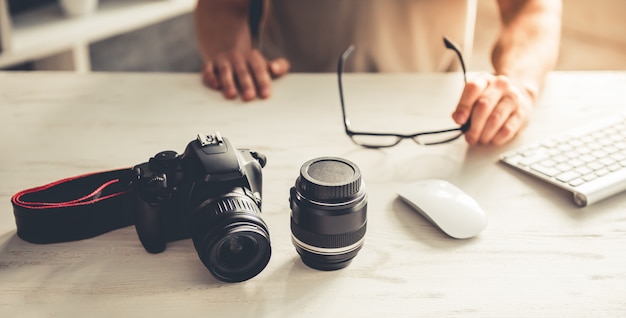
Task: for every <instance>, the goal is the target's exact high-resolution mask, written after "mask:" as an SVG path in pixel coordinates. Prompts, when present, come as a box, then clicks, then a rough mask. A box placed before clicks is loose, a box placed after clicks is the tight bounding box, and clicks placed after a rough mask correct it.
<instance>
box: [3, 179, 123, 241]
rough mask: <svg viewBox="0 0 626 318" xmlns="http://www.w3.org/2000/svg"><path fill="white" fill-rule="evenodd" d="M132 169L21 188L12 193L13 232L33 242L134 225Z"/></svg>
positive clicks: (75, 237)
mask: <svg viewBox="0 0 626 318" xmlns="http://www.w3.org/2000/svg"><path fill="white" fill-rule="evenodd" d="M133 176H134V172H133V170H132V169H130V168H127V169H118V170H112V171H104V172H97V173H90V174H85V175H80V176H76V177H71V178H66V179H62V180H59V181H56V182H53V183H50V184H47V185H44V186H40V187H35V188H31V189H27V190H24V191H20V192H18V193H17V194H15V195H14V196H13V197H12V198H11V203H12V204H13V213H14V214H15V223H16V225H17V235H18V236H19V237H20V238H22V239H23V240H25V241H28V242H31V243H38V244H44V243H58V242H67V241H75V240H81V239H85V238H90V237H94V236H97V235H100V234H102V233H106V232H109V231H112V230H115V229H119V228H122V227H126V226H129V225H132V224H133V223H134V222H133V207H134V206H135V203H134V199H133V196H132V194H131V189H130V182H131V180H132V179H131V178H132V177H133Z"/></svg>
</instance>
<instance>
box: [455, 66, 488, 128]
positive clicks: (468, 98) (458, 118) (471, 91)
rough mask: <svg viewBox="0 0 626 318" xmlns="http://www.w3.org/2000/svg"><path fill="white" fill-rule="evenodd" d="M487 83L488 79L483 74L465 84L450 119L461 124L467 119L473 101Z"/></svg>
mask: <svg viewBox="0 0 626 318" xmlns="http://www.w3.org/2000/svg"><path fill="white" fill-rule="evenodd" d="M488 85H489V81H488V79H487V78H486V77H484V76H483V77H477V78H475V79H474V80H473V81H471V82H468V83H467V84H466V85H465V88H464V89H463V93H462V94H461V99H460V100H459V104H458V106H457V108H456V110H455V111H454V113H453V114H452V119H453V120H454V121H455V122H456V123H457V124H459V125H463V124H465V123H466V122H467V121H468V120H469V118H470V115H471V113H472V108H474V103H475V102H476V100H478V98H479V97H480V96H481V94H482V93H483V91H484V90H485V89H486V88H487V86H488Z"/></svg>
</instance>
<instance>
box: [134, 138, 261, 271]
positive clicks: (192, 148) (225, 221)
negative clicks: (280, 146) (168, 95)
mask: <svg viewBox="0 0 626 318" xmlns="http://www.w3.org/2000/svg"><path fill="white" fill-rule="evenodd" d="M265 163H266V158H265V156H263V155H262V154H260V153H257V152H255V151H250V150H248V149H236V148H234V147H233V145H232V144H231V143H230V142H229V141H228V139H226V138H223V137H222V136H221V135H220V134H219V132H216V133H215V134H214V135H198V138H197V139H196V140H193V141H191V142H190V143H189V144H188V145H187V147H186V149H185V152H184V153H183V154H182V155H179V154H178V153H176V152H175V151H162V152H159V153H157V154H156V155H155V156H154V157H152V158H150V160H149V161H148V162H144V163H141V164H138V165H136V166H135V167H134V168H133V170H134V173H135V177H134V178H135V179H134V180H133V182H132V189H133V192H134V195H135V198H136V204H137V207H136V209H135V211H136V212H135V228H136V230H137V235H138V236H139V240H140V241H141V243H142V244H143V246H144V248H145V249H146V250H147V251H148V252H151V253H160V252H162V251H164V250H165V245H166V243H167V242H171V241H175V240H180V239H186V238H191V239H192V240H193V244H194V246H195V249H196V251H197V253H198V256H199V257H200V260H201V261H202V263H203V264H204V265H205V266H206V267H207V268H208V270H209V271H210V272H211V274H212V275H213V276H215V277H216V278H217V279H219V280H221V281H225V282H241V281H245V280H248V279H250V278H252V277H254V276H256V275H257V274H258V273H260V272H261V271H262V270H263V269H264V268H265V266H266V265H267V263H268V262H269V259H270V255H271V246H270V238H269V232H268V229H267V225H266V224H265V222H264V221H263V220H262V219H261V193H262V185H261V183H262V174H261V168H263V167H264V166H265Z"/></svg>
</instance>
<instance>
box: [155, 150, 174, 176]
mask: <svg viewBox="0 0 626 318" xmlns="http://www.w3.org/2000/svg"><path fill="white" fill-rule="evenodd" d="M179 161H180V157H179V156H178V153H176V151H172V150H166V151H161V152H159V153H157V154H156V155H154V157H152V158H150V160H149V162H148V164H149V166H150V169H151V170H152V171H154V172H160V173H166V172H169V171H172V170H173V169H174V168H176V167H177V166H178V163H179Z"/></svg>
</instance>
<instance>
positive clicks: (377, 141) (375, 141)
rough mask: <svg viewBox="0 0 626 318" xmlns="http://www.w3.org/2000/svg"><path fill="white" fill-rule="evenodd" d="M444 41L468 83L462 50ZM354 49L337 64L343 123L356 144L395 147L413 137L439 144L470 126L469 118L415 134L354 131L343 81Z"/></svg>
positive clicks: (373, 146) (418, 140)
mask: <svg viewBox="0 0 626 318" xmlns="http://www.w3.org/2000/svg"><path fill="white" fill-rule="evenodd" d="M443 43H444V45H445V46H446V48H448V49H450V50H453V51H454V52H455V53H456V55H457V57H458V58H459V62H460V63H461V68H462V69H463V80H464V81H465V83H467V75H466V71H465V62H464V61H463V56H462V55H461V51H459V49H458V48H457V47H456V46H455V45H454V44H453V43H452V42H450V41H449V40H448V39H447V38H445V37H444V38H443ZM353 50H354V45H350V46H349V47H348V48H347V49H346V50H345V51H344V52H343V54H341V57H340V58H339V64H338V65H337V78H338V80H339V98H340V99H341V113H342V115H343V125H344V127H345V130H346V134H347V135H348V136H349V137H350V139H352V142H354V143H355V144H357V145H359V146H362V147H366V148H386V147H393V146H395V145H397V144H399V143H400V141H402V139H413V141H415V142H416V143H417V144H419V145H438V144H443V143H447V142H451V141H453V140H456V139H458V138H459V137H461V136H462V135H463V133H465V132H466V131H467V130H468V129H469V128H470V120H468V121H467V122H466V123H465V124H463V125H462V126H461V127H456V128H451V129H444V130H435V131H424V132H419V133H415V134H408V135H407V134H395V133H377V132H363V131H354V130H352V129H350V120H349V119H348V116H347V115H346V106H345V103H344V99H343V85H342V82H341V75H342V74H343V66H344V64H345V62H346V60H347V59H348V57H349V56H350V54H351V53H352V51H353Z"/></svg>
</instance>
